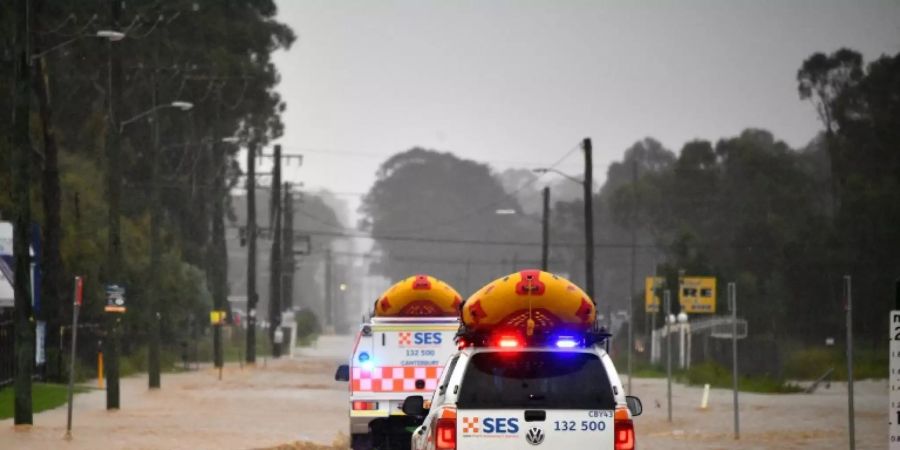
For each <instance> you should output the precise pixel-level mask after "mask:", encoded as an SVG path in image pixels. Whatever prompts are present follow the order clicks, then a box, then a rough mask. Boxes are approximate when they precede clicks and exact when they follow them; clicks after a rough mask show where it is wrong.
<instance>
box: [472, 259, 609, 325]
mask: <svg viewBox="0 0 900 450" xmlns="http://www.w3.org/2000/svg"><path fill="white" fill-rule="evenodd" d="M595 318H596V307H595V305H594V302H593V301H592V300H591V299H590V298H589V297H588V296H587V294H585V292H584V291H582V290H581V288H579V287H578V286H576V285H575V284H574V283H572V282H571V281H569V280H567V279H565V278H562V277H560V276H558V275H554V274H552V273H549V272H542V271H540V270H524V271H521V272H517V273H513V274H510V275H507V276H505V277H502V278H498V279H496V280H494V281H492V282H490V283H488V284H487V285H486V286H484V287H483V288H481V289H480V290H478V291H477V292H475V293H474V294H472V296H471V297H469V298H468V299H467V300H466V301H465V303H464V304H463V307H462V322H463V326H464V328H465V333H476V334H478V333H488V332H491V331H496V330H500V329H503V330H514V331H518V332H520V333H521V334H522V335H523V336H527V337H530V336H532V335H541V334H547V333H551V332H558V331H560V330H572V331H580V332H586V331H590V330H591V328H592V327H593V325H594V320H595Z"/></svg>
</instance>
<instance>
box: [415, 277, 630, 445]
mask: <svg viewBox="0 0 900 450" xmlns="http://www.w3.org/2000/svg"><path fill="white" fill-rule="evenodd" d="M595 311H596V310H595V306H594V303H593V301H591V300H590V299H589V298H588V297H587V295H586V294H585V293H584V292H583V291H582V290H581V289H579V288H578V287H577V286H575V285H574V284H572V283H571V282H569V281H568V280H565V279H563V278H560V277H558V276H556V275H553V274H550V273H547V272H541V271H537V270H531V271H523V272H519V273H515V274H512V275H509V276H506V277H503V278H500V279H498V280H495V281H493V282H491V283H490V284H488V285H487V286H485V287H484V288H482V289H481V290H479V291H478V292H476V293H475V294H474V295H472V296H471V297H470V298H469V299H468V300H466V302H465V303H464V304H463V307H462V321H463V324H462V326H461V329H460V333H459V339H458V344H459V351H457V352H456V353H455V354H454V355H452V356H451V358H450V361H449V362H448V364H447V368H446V370H445V371H444V372H443V373H442V375H441V379H440V381H439V383H438V388H437V389H436V390H435V392H434V393H433V395H432V397H431V401H430V402H426V401H425V400H424V398H423V397H421V396H411V397H409V398H408V399H407V400H406V401H405V402H404V405H403V410H404V412H406V413H407V414H408V415H410V416H420V417H424V420H423V423H422V425H421V426H419V428H417V429H416V430H415V431H414V432H413V436H412V448H413V449H415V450H426V449H427V450H447V449H459V450H466V449H484V450H501V449H524V448H528V449H530V448H534V447H544V448H548V449H575V448H577V449H603V450H633V449H634V448H635V434H634V426H633V423H632V416H636V415H639V414H640V413H641V403H640V400H638V399H637V398H636V397H630V396H626V395H625V392H624V390H623V389H622V383H621V381H620V380H619V376H618V374H617V372H616V369H615V367H614V366H613V363H612V360H611V359H610V357H609V355H608V354H607V353H606V351H605V350H604V343H605V340H606V339H607V338H608V337H609V335H608V334H606V333H605V332H604V331H602V330H596V329H594V319H595V315H596V312H595Z"/></svg>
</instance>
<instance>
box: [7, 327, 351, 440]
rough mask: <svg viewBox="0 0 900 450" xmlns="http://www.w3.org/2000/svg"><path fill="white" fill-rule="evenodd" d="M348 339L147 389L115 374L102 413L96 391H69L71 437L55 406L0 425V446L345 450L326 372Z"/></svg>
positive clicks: (343, 408)
mask: <svg viewBox="0 0 900 450" xmlns="http://www.w3.org/2000/svg"><path fill="white" fill-rule="evenodd" d="M352 342H353V341H352V338H349V337H323V338H322V339H320V341H319V343H318V345H317V346H316V347H313V348H308V349H306V348H305V349H298V350H297V352H296V354H295V356H294V358H293V359H288V358H283V359H281V360H277V361H273V360H267V361H265V363H264V362H263V360H259V361H258V364H257V366H256V367H255V368H251V367H244V368H243V369H241V368H239V367H238V365H237V364H229V365H226V367H225V370H224V373H223V379H222V381H219V380H218V371H216V370H214V369H212V368H203V369H201V370H198V371H194V372H187V373H177V374H163V379H162V389H160V390H158V391H152V392H151V391H149V390H148V389H147V378H146V375H142V376H135V377H130V378H125V379H122V380H121V389H122V403H121V405H122V409H121V410H119V411H112V412H108V411H106V409H105V405H106V403H105V401H106V400H105V399H106V397H105V395H106V394H105V392H103V391H93V392H90V393H86V394H81V395H78V396H76V397H75V417H74V425H73V433H72V434H73V439H72V440H71V441H69V442H67V441H65V440H63V436H64V435H65V427H66V408H65V406H63V407H61V408H57V409H54V410H51V411H45V412H42V413H40V414H36V415H35V418H34V422H35V425H34V427H32V428H31V429H19V430H16V429H14V428H13V425H12V419H9V420H4V421H0V449H48V450H49V449H54V450H55V449H91V450H93V449H100V448H102V449H201V448H215V449H250V448H268V447H275V446H278V445H283V444H289V443H297V442H303V443H304V444H303V445H302V446H301V445H300V444H297V445H295V446H292V447H285V448H300V449H318V448H333V445H334V444H337V448H345V446H346V444H343V445H341V444H342V443H344V442H346V436H344V435H343V434H341V433H346V431H345V430H346V427H347V384H346V383H338V382H335V381H334V379H333V376H334V369H335V367H336V365H337V364H338V363H339V361H342V360H344V359H345V358H346V355H347V354H348V352H349V351H350V350H349V347H350V346H351V345H352Z"/></svg>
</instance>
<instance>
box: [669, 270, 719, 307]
mask: <svg viewBox="0 0 900 450" xmlns="http://www.w3.org/2000/svg"><path fill="white" fill-rule="evenodd" d="M678 303H679V304H680V305H681V310H682V311H684V312H685V313H687V314H715V312H716V278H715V277H683V278H681V279H680V280H679V286H678Z"/></svg>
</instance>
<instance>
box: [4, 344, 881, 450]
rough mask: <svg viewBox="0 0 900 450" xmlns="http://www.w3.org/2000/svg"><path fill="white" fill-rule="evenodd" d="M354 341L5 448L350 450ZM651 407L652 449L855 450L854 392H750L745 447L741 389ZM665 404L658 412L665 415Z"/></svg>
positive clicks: (866, 437) (864, 390) (43, 425)
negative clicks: (348, 375) (736, 425)
mask: <svg viewBox="0 0 900 450" xmlns="http://www.w3.org/2000/svg"><path fill="white" fill-rule="evenodd" d="M350 345H352V340H351V339H349V338H324V339H323V340H322V341H321V342H320V343H319V345H318V346H317V347H315V348H310V349H304V350H302V354H299V355H297V356H296V357H295V358H294V359H282V360H279V361H275V362H273V361H267V362H266V364H265V365H263V364H262V361H260V364H259V365H258V366H257V367H255V368H246V367H245V368H244V369H241V368H239V367H237V366H233V367H232V366H229V367H227V368H226V370H225V371H224V374H223V380H222V381H219V380H218V373H217V372H216V371H214V370H212V369H211V368H206V369H203V370H199V371H195V372H190V373H182V374H164V375H163V388H162V389H161V390H158V391H153V392H151V391H148V390H147V388H146V385H147V379H146V376H141V377H134V378H128V379H124V380H122V409H121V410H120V411H114V412H108V411H106V410H105V393H104V392H102V391H95V392H91V393H88V394H82V395H79V396H77V397H76V403H75V405H76V413H75V426H74V437H73V439H72V440H71V441H65V440H63V435H64V434H65V423H66V414H65V413H66V411H65V407H62V408H58V409H55V410H52V411H46V412H43V413H41V414H37V415H36V416H35V423H36V425H35V426H34V427H31V428H24V429H16V428H14V427H13V426H12V421H11V420H5V421H0V449H2V450H6V449H53V450H56V449H73V450H74V449H79V450H80V449H91V450H93V449H103V450H112V449H283V450H322V449H338V448H341V449H343V448H347V436H346V434H345V433H346V429H347V409H346V408H347V385H346V383H338V382H335V381H333V379H332V377H333V374H334V369H335V366H336V364H338V363H339V362H340V361H342V360H345V359H346V355H347V354H348V353H349V347H350ZM634 388H635V392H634V393H635V395H637V396H639V397H640V398H641V399H642V400H643V403H644V415H642V416H641V417H638V418H636V420H635V429H636V432H637V440H638V442H637V443H638V448H640V449H676V450H679V449H770V448H778V449H844V448H847V438H846V429H847V428H846V427H847V400H846V386H845V385H842V384H838V383H835V384H833V385H832V387H831V389H829V390H824V389H822V390H820V391H818V392H817V393H815V394H812V395H807V394H791V395H762V394H747V393H742V394H741V404H742V408H741V409H742V412H741V440H740V441H735V440H734V439H733V437H732V410H731V391H728V390H720V389H713V390H712V391H711V393H710V400H709V408H708V409H706V410H701V409H700V408H699V405H700V398H701V393H702V390H701V389H700V388H694V387H686V386H681V385H677V384H676V385H674V390H673V391H674V401H673V405H674V408H673V412H674V419H675V420H674V422H673V423H672V424H669V423H668V422H667V421H666V405H665V398H666V394H665V388H666V386H665V380H650V379H635V383H634ZM657 403H658V406H657ZM856 412H857V416H856V426H857V448H858V449H883V448H887V445H886V439H885V438H886V436H887V383H886V382H885V381H864V382H860V383H858V384H857V387H856Z"/></svg>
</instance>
